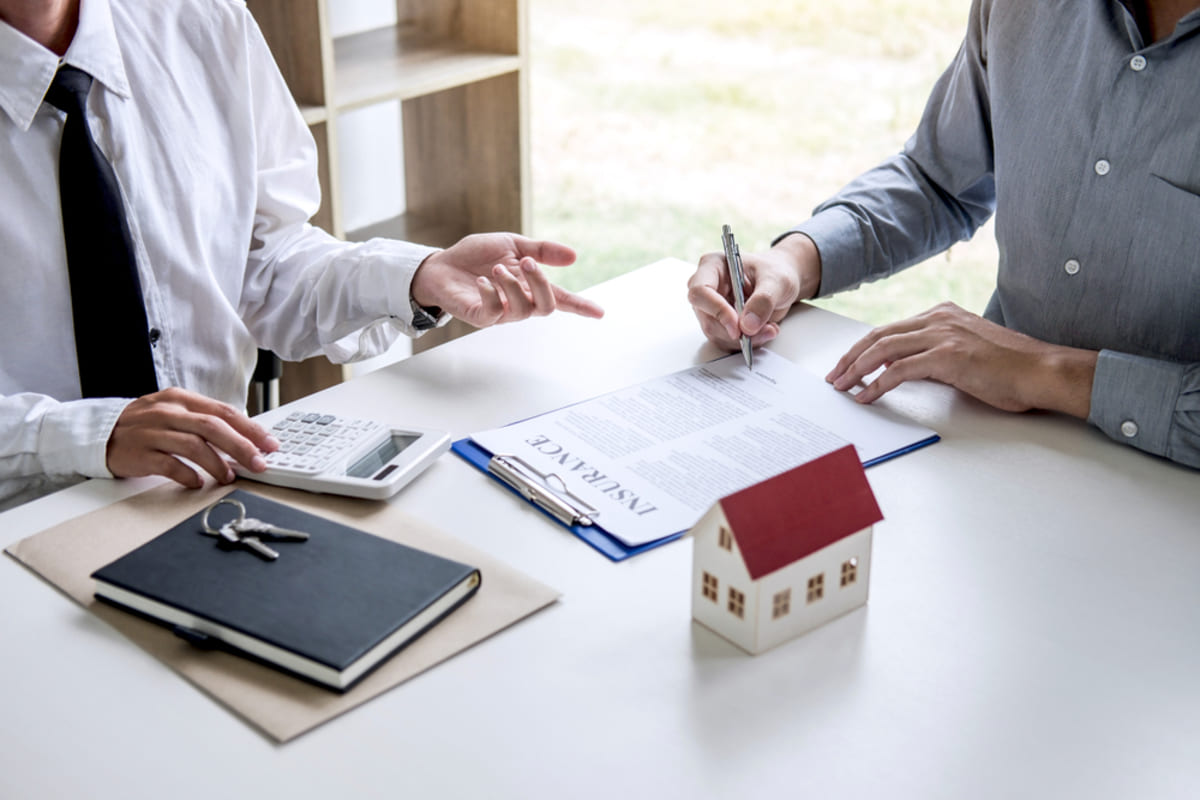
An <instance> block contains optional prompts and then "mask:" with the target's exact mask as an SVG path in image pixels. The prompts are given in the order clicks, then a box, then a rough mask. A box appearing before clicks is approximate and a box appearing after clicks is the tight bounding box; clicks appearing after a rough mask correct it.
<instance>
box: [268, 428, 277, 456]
mask: <svg viewBox="0 0 1200 800" xmlns="http://www.w3.org/2000/svg"><path fill="white" fill-rule="evenodd" d="M267 449H268V450H270V451H272V452H274V451H275V450H278V449H279V440H278V439H276V438H275V437H274V436H272V435H271V434H269V433H268V434H267Z"/></svg>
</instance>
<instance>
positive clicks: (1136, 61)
mask: <svg viewBox="0 0 1200 800" xmlns="http://www.w3.org/2000/svg"><path fill="white" fill-rule="evenodd" d="M1129 68H1130V69H1131V70H1133V71H1134V72H1141V71H1142V70H1144V69H1145V68H1146V57H1145V56H1134V57H1133V58H1131V59H1129Z"/></svg>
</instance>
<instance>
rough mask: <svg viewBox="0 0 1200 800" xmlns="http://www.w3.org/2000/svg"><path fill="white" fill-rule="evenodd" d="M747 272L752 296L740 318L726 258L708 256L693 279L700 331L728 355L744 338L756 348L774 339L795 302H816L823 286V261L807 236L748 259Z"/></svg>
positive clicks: (690, 284)
mask: <svg viewBox="0 0 1200 800" xmlns="http://www.w3.org/2000/svg"><path fill="white" fill-rule="evenodd" d="M742 269H743V271H744V272H745V275H746V282H747V283H748V284H749V286H748V287H747V288H748V290H749V292H748V296H747V297H746V304H745V306H744V307H743V309H742V316H741V318H740V319H739V318H738V314H737V311H736V310H735V309H734V307H733V304H732V297H733V287H732V286H731V285H730V283H729V265H728V264H727V263H726V261H725V254H724V253H707V254H705V255H704V256H703V257H701V259H700V265H699V267H697V269H696V272H695V274H693V275H692V277H691V279H690V280H688V302H690V303H691V304H692V310H693V311H694V312H695V314H696V319H697V320H698V321H699V322H700V330H702V331H703V332H704V335H705V336H707V337H708V338H709V339H710V340H711V341H712V342H713V343H714V344H717V345H719V346H720V347H722V348H723V349H726V350H737V349H738V348H739V347H740V346H741V344H740V338H741V335H742V334H743V333H745V334H746V335H747V336H749V337H750V342H751V344H753V345H754V346H755V347H758V346H759V345H762V344H766V343H767V342H769V341H771V340H772V339H774V338H775V337H776V336H777V335H778V334H779V322H780V320H782V319H783V318H784V317H785V316H787V313H788V311H790V310H791V308H792V306H793V305H794V304H795V303H796V301H797V300H807V299H808V298H810V297H813V296H814V295H815V294H816V293H817V288H818V287H819V286H820V284H821V257H820V255H819V254H818V253H817V247H816V245H815V244H813V242H812V240H811V239H809V238H808V237H807V236H804V235H803V234H793V235H791V236H788V237H787V238H785V239H783V240H781V241H780V242H779V244H777V245H775V246H774V247H772V248H771V249H770V250H768V251H766V252H765V253H748V254H746V255H743V256H742Z"/></svg>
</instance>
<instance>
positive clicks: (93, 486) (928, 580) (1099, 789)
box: [0, 261, 1200, 800]
mask: <svg viewBox="0 0 1200 800" xmlns="http://www.w3.org/2000/svg"><path fill="white" fill-rule="evenodd" d="M690 272H691V266H690V265H688V264H686V263H683V262H677V261H676V262H663V263H659V264H656V265H652V266H651V267H647V268H645V269H643V270H640V271H638V272H636V273H633V274H631V275H628V276H625V277H623V278H619V279H617V280H615V281H612V282H610V283H607V284H604V285H602V286H599V287H596V288H595V289H593V290H592V291H591V292H589V294H590V295H591V296H592V297H593V298H595V299H596V300H598V301H600V302H601V303H602V304H603V305H604V306H605V307H606V308H607V310H608V316H607V317H606V318H605V319H604V320H603V321H601V322H595V321H589V320H582V319H576V318H572V317H568V316H565V315H556V316H554V317H551V318H549V319H544V320H535V321H531V322H528V323H522V324H520V325H515V326H508V327H501V328H497V329H493V330H489V331H485V332H482V333H478V334H473V335H471V336H468V337H466V338H465V339H461V340H458V341H455V342H452V343H450V344H448V345H444V346H442V347H439V348H437V349H436V350H434V351H431V352H429V353H426V354H423V355H419V356H416V357H414V358H412V359H410V360H408V361H405V362H402V363H400V364H397V365H395V366H393V367H390V368H388V369H385V370H382V371H380V372H377V373H372V374H370V375H367V376H364V377H362V378H360V379H357V380H354V381H351V382H350V383H348V384H344V385H342V386H338V387H335V388H334V389H331V390H328V391H327V392H326V393H324V394H323V395H322V396H321V397H320V398H319V400H318V401H317V404H318V405H319V406H320V407H322V408H328V409H332V410H333V411H335V412H341V413H354V414H360V415H371V416H379V417H394V418H397V419H400V420H411V421H413V422H416V423H419V424H422V425H428V426H440V427H444V428H447V429H449V430H451V431H452V432H453V433H454V434H455V435H456V436H459V435H464V434H467V433H470V432H472V431H476V430H481V429H485V428H489V427H493V426H497V425H501V424H504V423H507V422H511V421H513V420H516V419H520V418H522V417H525V416H528V415H531V414H534V413H537V412H540V411H543V410H547V409H550V408H553V407H557V406H560V405H562V404H564V403H567V402H571V401H574V400H578V399H582V398H585V397H589V396H592V395H595V394H599V393H601V392H604V391H608V390H610V389H613V388H617V387H619V386H622V385H626V384H629V383H633V382H635V381H639V380H643V379H647V378H650V377H653V376H656V375H660V374H664V373H666V372H670V371H674V370H677V369H680V368H683V367H685V366H687V365H690V364H693V363H696V362H700V361H705V360H708V359H710V358H712V357H714V356H715V355H717V353H716V351H715V350H714V349H712V348H711V347H709V346H707V345H705V344H704V343H703V340H702V338H701V336H700V333H699V329H698V327H697V326H696V323H695V321H694V319H693V318H692V315H691V311H690V309H689V307H688V306H687V303H686V299H685V287H684V283H685V281H686V278H687V276H688V275H689V274H690ZM862 330H863V328H862V326H861V325H860V324H858V323H856V322H853V321H851V320H847V319H845V318H842V317H839V316H836V315H833V314H830V313H827V312H824V311H821V310H817V309H804V310H802V311H799V312H797V313H795V314H793V315H792V316H791V317H790V318H789V319H788V320H787V321H786V323H785V325H784V332H783V335H782V337H781V340H779V341H777V342H776V343H774V344H773V349H775V350H777V351H779V352H780V353H782V354H784V355H786V356H788V357H789V358H792V359H793V360H795V361H797V362H799V363H801V364H803V365H805V366H807V367H809V368H810V369H811V370H813V371H814V372H816V373H818V374H821V375H823V374H824V373H825V371H827V370H828V368H829V367H830V366H831V365H832V364H833V363H834V361H835V360H836V358H837V357H838V356H839V355H841V353H842V352H843V351H844V350H845V348H846V347H847V346H848V345H849V344H850V343H851V342H852V341H853V340H855V339H856V337H857V336H858V335H860V333H861V332H862ZM886 402H889V403H892V404H894V405H896V406H897V407H899V408H901V409H902V410H903V411H904V412H906V413H907V414H909V415H910V416H912V417H913V418H915V419H917V420H918V421H920V422H921V423H923V424H926V425H929V426H930V427H933V428H935V429H936V430H938V431H939V432H940V433H941V434H942V436H943V441H941V442H940V443H938V444H936V445H934V446H932V447H928V448H925V449H923V450H921V451H919V452H916V453H913V454H910V455H907V456H904V457H903V458H900V459H897V460H894V461H892V462H889V463H886V464H883V465H880V466H878V467H874V468H872V469H870V470H869V471H868V476H869V477H870V481H871V484H872V486H873V487H874V489H875V492H876V494H877V496H878V498H879V502H880V506H881V507H882V509H883V512H884V514H885V516H886V520H885V521H884V522H883V523H881V524H880V525H879V526H877V528H876V536H875V551H874V558H873V569H872V576H871V578H872V586H871V600H870V603H869V605H868V607H867V608H866V609H863V610H859V611H856V612H853V613H851V614H850V615H848V616H846V617H843V618H842V619H840V620H837V621H836V622H834V623H832V624H830V625H827V626H824V627H823V628H820V629H818V630H817V631H815V632H813V633H811V634H809V635H807V636H804V637H802V638H800V639H798V640H795V641H793V642H791V643H788V644H785V645H783V646H781V647H780V648H777V649H776V650H773V651H770V652H768V653H767V654H765V655H762V656H759V657H757V658H752V657H749V656H746V655H744V654H743V653H742V652H741V651H740V650H738V649H736V648H735V647H734V646H733V645H730V644H728V643H726V642H725V641H724V640H722V639H720V638H718V637H717V636H715V635H714V634H712V633H710V632H709V631H707V630H705V629H703V628H701V627H698V626H696V625H694V624H693V623H692V622H691V616H690V608H689V587H688V582H689V580H690V563H691V551H692V546H691V543H690V542H689V541H682V542H675V543H672V544H669V545H667V546H664V547H661V548H658V549H656V550H654V551H651V552H649V553H646V554H643V555H640V556H637V557H635V558H633V559H631V560H629V561H626V562H624V563H620V564H613V563H610V562H609V561H607V560H606V559H605V558H603V557H602V556H600V555H599V554H597V553H596V552H594V551H593V550H592V549H591V548H589V547H588V546H587V545H585V544H584V543H583V542H581V541H579V540H577V539H575V538H574V537H573V536H571V535H570V534H568V533H566V532H565V531H564V530H562V529H560V528H558V527H556V526H555V525H554V524H553V523H551V522H550V521H548V520H547V519H546V518H545V517H543V516H542V515H541V514H539V513H538V512H536V511H534V510H533V509H532V508H530V507H529V506H527V505H525V504H522V503H521V502H520V501H518V500H517V499H516V498H515V497H514V496H512V495H511V494H509V493H508V492H505V491H503V490H501V489H500V488H499V487H497V486H495V485H493V484H492V483H491V482H490V481H489V480H488V479H487V478H486V477H484V476H483V475H482V474H480V473H479V472H477V471H476V470H474V469H472V468H471V467H469V466H467V465H466V464H465V463H463V462H461V461H460V460H459V459H458V458H457V457H456V456H454V455H447V456H445V457H443V458H442V459H441V460H440V461H439V462H438V463H437V464H436V465H435V466H434V467H433V468H432V469H431V470H430V471H429V472H428V473H427V474H425V475H424V476H422V477H421V478H420V479H419V480H418V481H417V482H416V483H414V484H413V485H411V486H410V487H408V488H407V489H405V490H404V492H402V493H401V494H400V495H399V496H398V497H397V498H396V499H395V500H394V502H397V503H401V504H403V506H404V508H405V509H406V510H407V511H409V512H410V513H413V514H415V515H418V516H421V517H424V518H426V519H429V520H435V521H437V522H438V523H439V524H440V525H441V527H442V528H444V529H445V530H446V531H447V532H449V533H451V534H452V535H454V536H457V537H459V538H461V539H463V540H466V541H468V542H470V543H471V544H473V545H475V546H476V547H480V548H483V549H485V550H487V551H490V552H492V553H495V554H496V555H498V556H500V557H501V558H503V559H504V560H506V561H507V562H508V563H510V564H512V565H513V566H515V567H517V568H519V569H522V570H525V571H526V572H528V573H529V574H531V575H533V576H534V577H536V578H538V579H540V580H542V581H545V582H547V583H549V584H550V585H552V586H555V587H556V588H558V589H560V590H561V591H562V592H563V593H564V597H563V599H562V601H561V602H560V603H558V604H557V605H556V606H554V607H551V608H550V609H547V610H546V611H543V612H541V613H539V614H536V615H534V616H533V617H531V618H529V619H527V620H525V621H524V622H522V623H520V624H518V625H517V626H516V627H514V628H512V629H510V630H508V631H506V632H504V633H502V634H500V635H499V636H496V637H494V638H493V639H491V640H489V641H486V642H484V643H483V644H481V645H479V646H477V647H475V648H473V649H471V650H469V651H467V652H466V653H463V654H461V655H459V656H457V657H456V658H454V659H452V660H451V661H449V662H446V663H444V664H442V665H440V666H438V667H436V668H434V669H433V670H431V671H430V672H427V673H426V674H424V675H421V676H418V677H417V678H415V679H414V680H412V681H410V682H409V683H406V684H404V685H402V686H400V687H399V688H397V689H395V690H393V691H392V692H390V693H388V694H386V695H384V696H382V697H380V698H378V699H376V700H374V701H372V702H370V703H368V704H366V705H365V706H362V707H360V708H358V709H356V710H354V711H352V712H350V713H349V714H346V715H344V716H342V717H341V718H338V719H335V720H334V721H332V722H330V723H329V724H327V725H324V726H322V727H320V728H318V729H316V730H315V731H313V732H311V733H309V734H307V735H305V736H302V737H301V738H299V739H297V740H296V741H294V742H292V743H290V744H288V745H285V746H275V745H272V744H270V743H269V742H268V741H267V740H265V739H264V738H263V737H262V736H260V735H259V734H258V733H256V732H255V731H254V730H253V729H251V728H250V727H249V726H248V725H246V724H245V723H244V722H242V721H241V720H239V719H237V718H236V717H234V716H233V715H232V714H231V713H230V712H228V711H226V710H225V709H223V708H221V707H219V706H218V705H217V704H216V703H214V702H213V701H211V700H209V699H208V698H207V697H206V696H204V695H202V694H201V693H200V692H199V691H197V690H196V689H194V688H192V687H191V686H190V685H188V684H187V683H185V682H184V681H183V680H182V679H180V678H179V677H177V676H176V675H175V674H174V673H172V672H170V671H169V670H168V669H166V668H165V667H163V666H162V665H160V664H159V663H158V662H156V661H154V660H153V659H152V658H150V657H149V656H147V655H145V654H143V653H142V652H141V651H140V650H138V649H137V648H136V647H135V646H133V645H132V644H130V643H129V642H127V641H126V640H124V639H123V638H122V637H120V636H119V635H118V634H116V633H114V632H113V631H112V630H110V629H109V628H108V627H107V626H106V625H104V624H103V623H101V622H99V621H97V620H96V619H94V618H92V617H91V616H90V615H88V614H87V613H86V612H84V611H82V610H81V609H80V608H79V607H78V606H76V605H75V604H74V603H73V602H71V601H70V600H68V599H67V598H65V597H64V596H62V595H60V594H58V593H57V592H56V591H54V590H53V589H52V588H51V587H49V586H47V585H45V584H44V583H42V582H41V581H40V580H39V579H38V578H36V577H35V576H33V575H32V574H30V573H29V572H27V571H26V570H25V569H24V568H23V567H21V566H20V565H18V564H17V563H16V562H14V561H13V560H12V559H9V558H4V559H0V608H2V609H3V610H2V611H0V636H2V638H3V641H4V658H3V659H2V660H0V679H2V684H3V689H2V690H0V692H2V695H0V708H2V713H3V720H4V721H3V732H2V734H0V736H3V742H2V743H0V797H2V798H5V799H6V800H7V799H8V798H14V799H15V798H22V799H24V798H51V797H54V798H81V797H89V798H94V797H106V798H107V797H112V798H118V797H120V798H126V797H146V798H192V797H195V798H201V797H205V798H208V797H217V796H249V795H251V794H258V793H263V794H264V796H270V797H287V798H310V797H311V798H316V797H320V798H331V797H339V798H340V797H405V798H425V797H453V798H460V797H461V798H577V797H581V798H593V797H594V798H606V800H612V798H621V797H631V798H642V797H672V798H674V797H680V798H684V797H737V798H751V797H762V798H784V797H788V798H793V797H796V798H798V797H810V796H811V797H838V798H851V797H870V798H921V799H922V800H928V798H1013V797H1046V798H1089V799H1091V798H1110V797H1111V798H1131V797H1135V798H1175V797H1180V798H1182V797H1196V796H1197V792H1200V789H1198V788H1197V787H1200V530H1198V528H1200V526H1198V525H1197V522H1196V520H1197V518H1198V517H1200V513H1198V512H1200V499H1198V498H1200V473H1197V472H1194V471H1190V470H1185V469H1183V468H1179V467H1175V466H1173V465H1171V464H1169V463H1166V462H1164V461H1161V460H1158V459H1155V458H1151V457H1148V456H1145V455H1142V454H1140V453H1137V452H1135V451H1133V450H1130V449H1127V448H1125V447H1121V446H1119V445H1117V444H1114V443H1111V442H1109V441H1108V440H1107V439H1105V438H1104V437H1103V436H1102V435H1101V434H1100V433H1098V432H1096V431H1095V430H1092V429H1089V428H1087V427H1086V426H1084V425H1083V424H1082V423H1079V422H1076V421H1072V420H1067V419H1063V418H1058V417H1055V416H1051V415H1044V414H1025V415H1012V414H1004V413H1001V412H997V411H993V410H991V409H988V408H986V407H984V406H982V405H981V404H979V403H976V402H974V401H972V400H970V399H967V398H965V397H963V396H961V395H959V394H957V393H956V392H954V391H952V390H950V389H948V388H946V387H943V386H939V385H934V384H922V385H912V386H906V387H902V388H901V389H899V390H897V391H896V392H894V393H893V394H892V395H889V399H887V401H886ZM151 483H152V481H140V482H112V481H93V482H90V483H88V484H84V485H82V486H78V487H75V488H73V489H70V490H68V491H66V492H63V493H60V494H58V495H55V496H53V497H50V498H45V499H43V500H40V501H38V502H36V503H33V504H30V505H27V506H24V507H21V508H18V509H14V510H13V511H10V512H8V513H6V514H3V515H0V542H2V543H3V544H8V543H10V542H12V541H15V540H17V539H19V538H21V537H24V536H27V535H29V534H32V533H34V532H36V531H38V530H40V529H42V528H44V527H46V526H48V525H50V524H53V523H55V522H57V521H59V520H60V519H63V518H67V517H70V516H72V515H75V514H79V513H82V512H84V511H86V510H89V509H91V508H95V507H98V506H100V505H102V504H104V503H107V502H112V501H113V500H114V499H117V498H118V497H120V496H122V495H123V494H128V493H130V492H132V491H134V490H135V489H140V488H144V487H145V486H147V485H150V484H151Z"/></svg>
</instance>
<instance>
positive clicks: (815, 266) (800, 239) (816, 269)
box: [771, 231, 821, 300]
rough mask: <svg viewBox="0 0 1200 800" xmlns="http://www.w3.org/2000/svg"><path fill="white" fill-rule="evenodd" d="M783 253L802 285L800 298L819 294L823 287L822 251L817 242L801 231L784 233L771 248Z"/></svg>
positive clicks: (807, 298)
mask: <svg viewBox="0 0 1200 800" xmlns="http://www.w3.org/2000/svg"><path fill="white" fill-rule="evenodd" d="M771 250H772V251H774V252H777V253H779V254H780V255H782V256H783V257H784V258H785V259H786V260H787V262H788V264H789V265H790V266H791V267H792V269H793V270H794V272H795V275H796V285H797V286H799V287H800V293H799V295H798V296H797V299H798V300H810V299H812V298H814V297H816V296H817V294H818V292H820V289H821V251H820V250H818V249H817V244H816V242H814V241H813V240H812V239H810V238H809V237H808V236H806V235H805V234H803V233H800V232H799V231H793V232H792V233H789V234H784V236H783V238H782V239H779V240H778V241H777V242H776V243H775V245H774V246H773V247H772V248H771Z"/></svg>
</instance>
